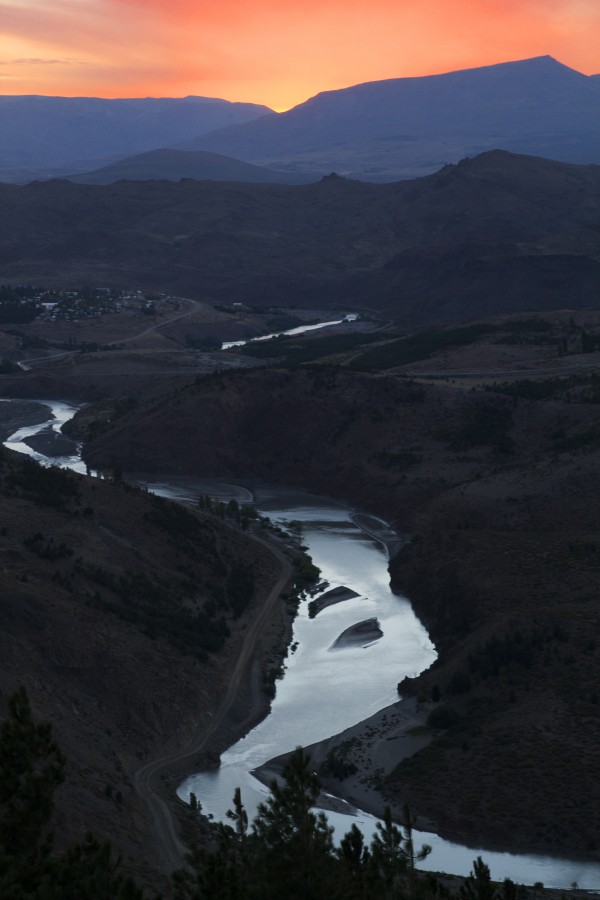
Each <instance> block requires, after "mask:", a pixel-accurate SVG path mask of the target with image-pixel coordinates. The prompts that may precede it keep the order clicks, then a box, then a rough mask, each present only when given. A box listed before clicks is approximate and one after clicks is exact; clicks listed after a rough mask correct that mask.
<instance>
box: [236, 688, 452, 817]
mask: <svg viewBox="0 0 600 900" xmlns="http://www.w3.org/2000/svg"><path fill="white" fill-rule="evenodd" d="M427 712H428V710H427V709H424V708H423V707H420V706H419V705H418V704H417V702H416V700H414V699H413V698H408V699H406V700H399V701H398V702H397V703H392V704H391V705H390V706H386V707H384V708H383V709H380V710H379V711H378V712H376V713H375V714H374V715H372V716H370V717H369V718H368V719H365V720H364V721H362V722H357V724H356V725H352V726H351V727H350V728H346V729H345V730H344V731H342V732H340V734H335V735H332V736H331V737H329V738H326V739H325V740H322V741H317V742H316V743H314V744H309V745H308V746H306V747H305V748H304V750H305V752H306V753H308V754H309V756H310V758H311V767H312V768H313V770H314V771H315V772H316V773H317V775H318V777H319V781H320V782H321V786H322V792H321V796H320V798H319V807H320V808H321V809H323V810H333V811H335V812H344V813H346V814H348V815H355V814H356V812H357V810H362V811H363V812H367V813H370V814H371V815H374V816H379V817H380V816H381V815H382V813H383V810H384V807H385V806H386V805H388V806H390V809H391V811H392V816H393V818H394V819H396V821H400V820H401V819H402V811H403V801H402V800H400V799H396V800H394V801H392V802H389V801H386V800H385V799H384V798H383V796H382V794H381V790H380V789H381V786H382V781H383V779H384V778H385V776H386V775H388V774H390V773H391V772H392V771H393V769H394V768H395V766H396V765H397V764H398V762H399V761H400V760H402V759H407V758H408V757H410V756H412V755H413V754H414V753H416V752H417V751H418V750H421V749H422V748H423V747H425V746H427V744H429V743H430V742H431V740H432V732H431V730H430V729H429V728H427V725H426V718H427ZM290 755H291V754H290V753H285V754H283V755H281V756H278V757H275V758H274V759H271V760H269V761H268V762H266V763H265V764H264V765H263V766H260V767H259V768H258V769H256V770H254V772H253V773H252V774H253V775H255V777H256V778H258V780H259V781H261V782H262V783H263V784H266V785H269V784H270V783H271V781H272V780H273V779H274V778H275V779H277V778H279V777H280V775H281V772H282V770H283V767H284V766H285V763H286V762H287V760H288V758H289V756H290ZM416 827H417V828H418V829H419V830H420V831H435V828H436V826H435V823H434V822H433V821H432V820H430V819H427V818H426V817H424V816H419V817H418V818H417V821H416Z"/></svg>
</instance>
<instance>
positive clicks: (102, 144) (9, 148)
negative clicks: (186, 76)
mask: <svg viewBox="0 0 600 900" xmlns="http://www.w3.org/2000/svg"><path fill="white" fill-rule="evenodd" d="M270 114H272V111H271V110H270V109H268V107H266V106H257V105H255V104H253V103H230V102H229V101H227V100H217V99H213V98H209V97H181V98H176V99H171V98H160V99H157V98H153V97H146V98H141V99H131V100H104V99H100V98H97V97H41V96H10V95H7V96H0V178H1V179H2V180H4V181H23V182H24V181H31V180H32V179H33V178H38V177H48V174H49V172H52V171H53V172H54V174H64V175H66V174H69V173H70V172H74V171H80V172H81V171H86V170H90V169H93V168H97V167H99V166H100V165H103V164H106V163H108V162H113V161H114V160H115V159H117V158H118V157H123V156H130V155H131V154H134V153H141V152H143V151H146V150H154V149H158V148H160V147H166V146H170V145H173V144H176V143H178V142H180V141H185V140H189V139H190V138H192V137H196V136H198V135H199V134H204V133H205V132H207V131H213V130H214V129H215V128H222V127H224V126H226V125H235V124H239V123H240V122H245V121H248V120H249V119H252V118H254V117H257V116H263V115H270Z"/></svg>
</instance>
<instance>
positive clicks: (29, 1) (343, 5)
mask: <svg viewBox="0 0 600 900" xmlns="http://www.w3.org/2000/svg"><path fill="white" fill-rule="evenodd" d="M0 40H1V44H0V47H1V57H0V93H2V94H49V95H62V96H96V97H146V96H163V97H181V96H185V95H187V94H199V95H202V96H206V97H222V98H225V99H227V100H244V101H252V102H256V103H265V104H266V105H268V106H271V107H272V108H274V109H277V110H283V109H288V108H289V107H291V106H294V105H295V104H297V103H301V102H302V101H304V100H306V99H307V98H308V97H310V96H312V95H314V94H316V93H318V92H319V91H323V90H330V89H335V88H340V87H346V86H348V85H352V84H357V83H360V82H362V81H373V80H378V79H382V78H397V77H404V76H412V75H428V74H434V73H439V72H447V71H451V70H453V69H462V68H470V67H472V66H481V65H489V64H492V63H497V62H506V61H508V60H513V59H524V58H526V57H531V56H542V55H545V54H550V55H551V56H554V57H555V58H556V59H558V60H559V61H560V62H562V63H565V64H566V65H568V66H571V67H572V68H574V69H578V70H579V71H580V72H585V73H587V74H593V73H597V72H599V71H600V0H299V2H297V0H291V2H286V0H0Z"/></svg>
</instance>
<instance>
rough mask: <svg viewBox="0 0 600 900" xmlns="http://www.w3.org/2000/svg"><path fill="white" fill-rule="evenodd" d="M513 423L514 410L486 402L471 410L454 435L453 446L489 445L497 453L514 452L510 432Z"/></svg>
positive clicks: (466, 447)
mask: <svg viewBox="0 0 600 900" xmlns="http://www.w3.org/2000/svg"><path fill="white" fill-rule="evenodd" d="M512 424H513V418H512V412H511V411H510V409H508V408H507V407H506V406H498V405H497V404H495V403H487V404H484V405H483V406H479V407H477V408H476V409H472V410H469V412H468V413H467V414H466V416H465V417H464V419H463V422H462V423H461V425H460V427H459V428H458V429H457V430H456V431H455V432H454V434H453V435H452V440H451V446H452V447H454V448H456V449H469V448H471V447H480V446H489V447H491V448H492V449H493V450H495V451H496V452H497V453H512V452H513V450H514V446H513V442H512V438H511V436H510V434H509V432H510V429H511V428H512Z"/></svg>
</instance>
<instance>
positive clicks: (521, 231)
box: [0, 152, 600, 326]
mask: <svg viewBox="0 0 600 900" xmlns="http://www.w3.org/2000/svg"><path fill="white" fill-rule="evenodd" d="M599 215H600V167H597V166H573V165H567V164H561V163H554V162H550V161H548V160H542V159H535V158H531V157H519V156H512V155H511V154H508V153H502V152H494V153H488V154H483V155H482V156H479V157H477V158H476V159H473V160H465V161H463V162H462V163H461V164H460V165H458V166H447V167H445V168H444V169H443V170H442V171H440V172H438V173H437V174H435V175H431V176H428V177H426V178H422V179H419V180H417V181H413V182H401V183H399V184H392V185H369V184H365V183H360V182H353V181H346V180H344V179H340V178H337V177H334V176H332V177H328V178H325V179H323V180H322V181H321V182H319V183H317V184H314V185H306V186H298V187H290V186H283V185H250V184H217V183H210V182H182V183H178V184H175V183H169V182H144V183H133V182H130V183H127V182H123V183H118V184H114V185H109V186H105V187H102V186H88V185H74V184H70V183H68V182H61V181H53V182H48V183H34V184H31V185H27V186H25V187H20V188H17V187H12V186H10V187H9V186H6V185H4V186H0V235H1V237H0V277H1V278H2V280H3V281H5V282H13V283H15V282H19V281H24V282H35V283H45V284H61V285H63V286H64V285H66V284H67V285H68V284H71V285H75V286H80V285H81V283H84V282H86V283H88V282H91V283H96V284H115V285H117V286H124V287H130V286H131V285H139V286H141V287H145V288H147V289H154V290H155V289H157V288H160V289H164V290H169V291H173V292H177V293H180V294H187V295H188V296H193V297H195V298H197V299H207V300H220V301H228V302H233V301H235V302H239V301H242V302H245V303H248V304H261V305H265V304H275V305H278V306H281V305H282V304H283V303H285V304H286V305H296V306H303V307H308V308H317V307H318V308H321V309H323V308H327V307H329V308H338V309H339V308H341V307H346V308H352V307H353V308H362V309H364V308H371V309H373V308H374V309H378V310H383V311H385V313H386V314H387V315H389V316H391V317H393V318H394V319H396V320H397V321H398V322H401V323H404V324H411V325H419V326H423V325H427V324H439V323H445V322H452V321H457V320H458V321H460V320H464V319H468V318H473V317H475V316H480V315H483V314H484V313H491V312H494V313H499V312H517V311H520V310H537V309H557V308H566V307H572V308H582V307H585V306H593V304H594V303H595V301H596V299H597V286H598V284H599V283H600V250H599V248H600V243H599V241H598V234H597V230H598V217H599Z"/></svg>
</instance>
